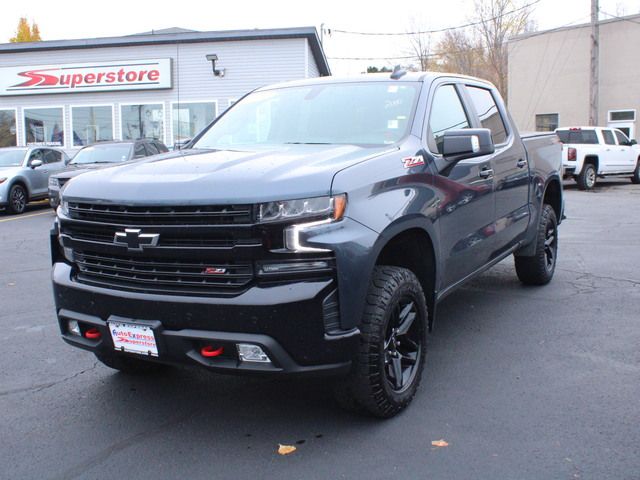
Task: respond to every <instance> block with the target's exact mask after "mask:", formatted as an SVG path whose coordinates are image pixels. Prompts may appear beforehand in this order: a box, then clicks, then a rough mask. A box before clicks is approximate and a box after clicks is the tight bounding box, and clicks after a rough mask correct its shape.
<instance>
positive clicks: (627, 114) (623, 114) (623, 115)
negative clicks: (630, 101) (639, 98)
mask: <svg viewBox="0 0 640 480" xmlns="http://www.w3.org/2000/svg"><path fill="white" fill-rule="evenodd" d="M609 121H610V122H635V121H636V111H635V110H610V111H609Z"/></svg>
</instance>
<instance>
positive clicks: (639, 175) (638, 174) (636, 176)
mask: <svg viewBox="0 0 640 480" xmlns="http://www.w3.org/2000/svg"><path fill="white" fill-rule="evenodd" d="M631 183H635V184H636V185H637V184H639V183H640V160H638V163H637V164H636V169H635V170H634V171H633V175H631Z"/></svg>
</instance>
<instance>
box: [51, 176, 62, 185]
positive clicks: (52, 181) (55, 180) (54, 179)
mask: <svg viewBox="0 0 640 480" xmlns="http://www.w3.org/2000/svg"><path fill="white" fill-rule="evenodd" d="M49 186H50V187H59V186H60V183H59V182H58V179H57V178H54V177H49Z"/></svg>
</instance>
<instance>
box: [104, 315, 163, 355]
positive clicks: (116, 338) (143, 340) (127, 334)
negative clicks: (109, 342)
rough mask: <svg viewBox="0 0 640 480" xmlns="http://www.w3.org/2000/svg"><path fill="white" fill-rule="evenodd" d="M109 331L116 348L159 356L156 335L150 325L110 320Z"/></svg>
mask: <svg viewBox="0 0 640 480" xmlns="http://www.w3.org/2000/svg"><path fill="white" fill-rule="evenodd" d="M109 331H110V332H111V338H112V339H113V346H114V347H115V349H116V350H118V351H121V352H122V351H124V352H129V353H137V354H139V355H152V356H154V357H157V356H158V346H157V345H156V337H155V335H154V334H153V330H152V329H151V327H150V326H148V325H137V324H135V323H122V322H109Z"/></svg>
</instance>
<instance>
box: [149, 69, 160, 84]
mask: <svg viewBox="0 0 640 480" xmlns="http://www.w3.org/2000/svg"><path fill="white" fill-rule="evenodd" d="M147 78H148V79H149V81H151V82H157V81H158V79H159V78H160V72H159V71H158V70H151V71H150V72H149V74H148V75H147Z"/></svg>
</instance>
